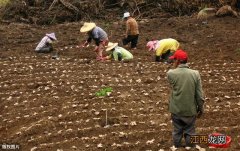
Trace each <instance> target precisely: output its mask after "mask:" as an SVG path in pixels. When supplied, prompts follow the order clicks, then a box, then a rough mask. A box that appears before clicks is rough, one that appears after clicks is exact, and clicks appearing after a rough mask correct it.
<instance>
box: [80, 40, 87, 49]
mask: <svg viewBox="0 0 240 151" xmlns="http://www.w3.org/2000/svg"><path fill="white" fill-rule="evenodd" d="M88 46H89V43H88V42H87V41H85V42H84V43H83V44H82V45H81V46H80V47H82V48H84V47H88Z"/></svg>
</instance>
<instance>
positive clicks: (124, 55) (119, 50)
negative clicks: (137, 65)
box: [113, 47, 133, 60]
mask: <svg viewBox="0 0 240 151" xmlns="http://www.w3.org/2000/svg"><path fill="white" fill-rule="evenodd" d="M118 53H120V54H121V55H122V59H123V60H129V59H133V55H132V54H131V53H130V52H129V51H127V50H126V49H124V48H123V47H115V50H114V51H113V56H114V59H115V60H116V58H117V56H118Z"/></svg>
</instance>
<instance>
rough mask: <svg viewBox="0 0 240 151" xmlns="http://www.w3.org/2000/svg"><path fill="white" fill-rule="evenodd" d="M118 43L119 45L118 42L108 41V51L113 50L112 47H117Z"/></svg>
mask: <svg viewBox="0 0 240 151" xmlns="http://www.w3.org/2000/svg"><path fill="white" fill-rule="evenodd" d="M117 45H118V43H112V42H109V43H108V46H107V48H106V51H110V50H112V49H113V48H115V47H116V46H117Z"/></svg>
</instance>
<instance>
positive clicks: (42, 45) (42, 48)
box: [35, 33, 57, 53]
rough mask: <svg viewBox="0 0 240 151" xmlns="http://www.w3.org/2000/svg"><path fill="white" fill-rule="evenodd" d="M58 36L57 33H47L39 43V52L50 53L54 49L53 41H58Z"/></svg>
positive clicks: (37, 49)
mask: <svg viewBox="0 0 240 151" xmlns="http://www.w3.org/2000/svg"><path fill="white" fill-rule="evenodd" d="M56 40H57V38H56V36H55V33H50V34H46V35H45V36H44V37H43V38H42V40H41V41H40V42H39V43H38V45H37V47H36V48H35V51H36V52H38V53H49V52H52V51H53V46H52V43H53V42H54V41H56Z"/></svg>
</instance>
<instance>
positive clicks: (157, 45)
mask: <svg viewBox="0 0 240 151" xmlns="http://www.w3.org/2000/svg"><path fill="white" fill-rule="evenodd" d="M179 46H180V44H179V42H178V41H177V40H175V39H172V38H168V39H162V40H153V41H149V42H148V43H147V48H148V50H149V51H153V52H156V59H155V61H156V62H168V61H169V57H170V56H172V54H173V53H174V52H175V51H176V50H177V49H178V48H179Z"/></svg>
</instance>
